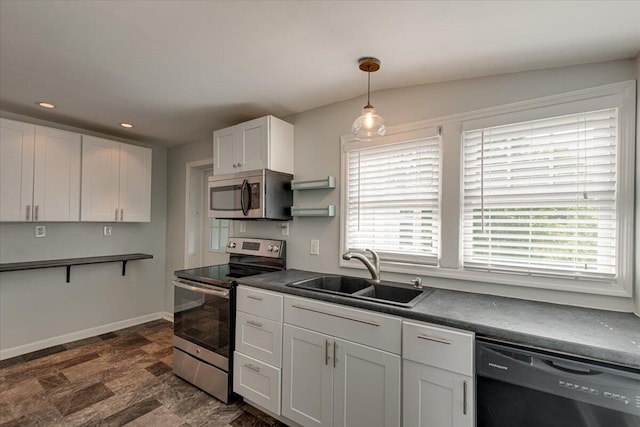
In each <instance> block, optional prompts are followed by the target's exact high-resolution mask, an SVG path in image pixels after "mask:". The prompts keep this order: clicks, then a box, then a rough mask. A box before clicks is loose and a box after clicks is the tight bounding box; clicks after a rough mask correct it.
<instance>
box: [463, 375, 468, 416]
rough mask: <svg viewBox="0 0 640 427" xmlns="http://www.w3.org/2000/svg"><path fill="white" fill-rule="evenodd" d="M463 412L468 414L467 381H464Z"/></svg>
mask: <svg viewBox="0 0 640 427" xmlns="http://www.w3.org/2000/svg"><path fill="white" fill-rule="evenodd" d="M462 414H463V415H467V382H466V381H463V382H462Z"/></svg>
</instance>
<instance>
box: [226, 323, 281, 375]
mask: <svg viewBox="0 0 640 427" xmlns="http://www.w3.org/2000/svg"><path fill="white" fill-rule="evenodd" d="M236 350H238V351H239V352H241V353H244V354H246V355H248V356H251V357H254V358H256V359H258V360H261V361H263V362H265V363H268V364H270V365H274V366H277V367H280V366H281V359H282V323H280V322H274V321H273V320H267V319H263V318H262V317H258V316H253V315H251V314H247V313H244V312H242V311H238V312H237V313H236Z"/></svg>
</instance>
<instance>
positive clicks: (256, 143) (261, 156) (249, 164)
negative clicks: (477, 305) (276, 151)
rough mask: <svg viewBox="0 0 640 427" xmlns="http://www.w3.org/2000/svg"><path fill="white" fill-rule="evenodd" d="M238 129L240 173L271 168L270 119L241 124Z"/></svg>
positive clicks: (237, 143)
mask: <svg viewBox="0 0 640 427" xmlns="http://www.w3.org/2000/svg"><path fill="white" fill-rule="evenodd" d="M234 128H235V129H236V138H237V141H236V143H235V148H236V150H237V151H236V154H235V155H234V156H235V159H236V162H237V163H239V164H240V166H239V167H238V169H239V170H240V171H251V170H255V169H262V168H268V167H269V117H268V116H267V117H261V118H259V119H255V120H251V121H248V122H245V123H241V124H239V125H237V126H235V127H234Z"/></svg>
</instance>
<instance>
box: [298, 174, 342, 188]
mask: <svg viewBox="0 0 640 427" xmlns="http://www.w3.org/2000/svg"><path fill="white" fill-rule="evenodd" d="M332 188H336V177H335V176H328V177H326V178H322V179H310V180H304V181H303V180H293V181H291V189H292V190H294V191H300V190H324V189H332Z"/></svg>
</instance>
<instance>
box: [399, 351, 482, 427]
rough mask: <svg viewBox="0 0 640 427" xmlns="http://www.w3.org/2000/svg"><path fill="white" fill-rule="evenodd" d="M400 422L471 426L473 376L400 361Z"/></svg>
mask: <svg viewBox="0 0 640 427" xmlns="http://www.w3.org/2000/svg"><path fill="white" fill-rule="evenodd" d="M403 368H404V369H403V422H404V425H406V426H416V427H430V426H438V427H472V426H473V425H474V419H475V414H474V404H473V402H474V396H473V390H474V385H473V380H472V378H471V377H467V376H464V375H460V374H455V373H453V372H450V371H445V370H443V369H439V368H434V367H431V366H427V365H422V364H420V363H416V362H412V361H409V360H404V361H403Z"/></svg>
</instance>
